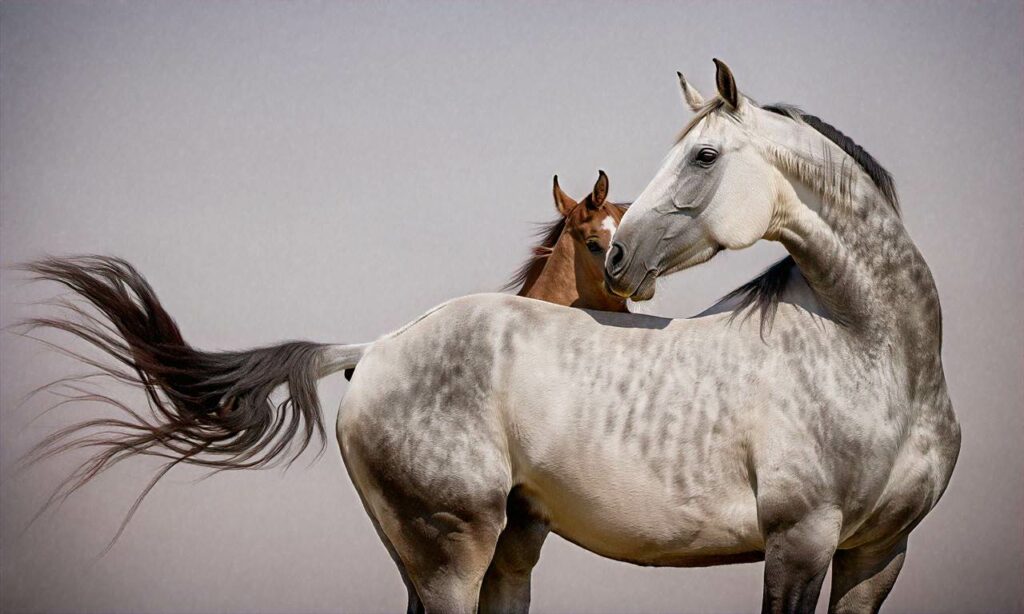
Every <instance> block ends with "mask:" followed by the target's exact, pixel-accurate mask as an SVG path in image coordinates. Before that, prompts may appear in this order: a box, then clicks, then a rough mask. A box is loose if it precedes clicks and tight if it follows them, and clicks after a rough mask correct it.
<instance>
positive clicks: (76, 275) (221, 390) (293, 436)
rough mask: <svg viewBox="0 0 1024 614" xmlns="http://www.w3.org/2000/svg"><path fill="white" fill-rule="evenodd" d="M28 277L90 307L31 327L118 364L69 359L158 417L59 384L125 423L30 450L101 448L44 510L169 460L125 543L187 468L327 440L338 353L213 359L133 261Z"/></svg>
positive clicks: (237, 461) (97, 262)
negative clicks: (320, 394)
mask: <svg viewBox="0 0 1024 614" xmlns="http://www.w3.org/2000/svg"><path fill="white" fill-rule="evenodd" d="M23 268H24V269H25V270H27V271H29V272H31V273H33V274H34V275H35V277H36V278H37V279H45V280H50V281H55V282H58V283H61V284H63V285H65V286H67V287H68V288H70V289H71V290H72V291H74V293H75V294H76V295H77V297H78V298H84V299H85V300H86V301H87V304H85V305H83V304H81V301H79V302H72V301H67V300H61V301H59V302H58V303H57V304H59V305H60V306H61V307H63V308H64V310H65V311H64V313H63V314H62V315H61V316H59V317H39V318H32V319H30V320H28V321H27V322H26V323H25V324H26V325H27V326H28V330H29V331H31V330H33V329H37V328H49V329H56V330H59V331H63V332H66V333H70V334H72V335H75V336H77V337H79V338H80V339H82V340H84V341H86V342H88V344H90V345H91V346H93V347H95V348H98V349H99V350H102V351H103V352H104V353H105V354H106V355H108V356H109V357H111V358H113V359H114V362H115V363H116V364H115V365H110V364H105V363H104V362H103V361H101V360H96V359H92V358H89V357H87V356H85V355H82V354H80V353H77V352H73V351H69V350H66V349H64V350H63V351H65V352H66V353H68V354H71V355H72V356H75V357H76V358H78V359H80V360H82V361H83V362H85V363H87V364H89V365H90V366H92V367H95V368H97V369H98V370H99V373H100V374H101V375H105V376H107V377H110V378H113V379H115V380H118V381H120V382H124V383H128V384H133V385H135V386H137V387H141V388H142V389H143V390H144V391H145V393H146V396H147V397H148V400H149V405H150V410H151V411H150V414H149V415H145V414H144V413H141V412H138V411H136V410H133V409H131V408H129V407H128V406H126V405H125V404H124V403H121V402H119V401H117V400H115V399H113V398H112V397H109V396H105V395H100V394H96V393H93V392H91V391H89V390H87V389H85V388H82V387H81V386H80V385H77V383H78V380H77V379H75V378H71V379H66V380H58V382H54V384H59V383H63V384H65V385H66V386H67V387H68V388H69V389H70V390H72V391H73V392H74V393H75V394H74V395H72V397H71V398H70V400H91V401H102V402H106V403H109V404H111V405H114V406H115V407H117V408H119V409H120V410H122V411H123V412H124V413H125V414H126V415H125V416H124V417H123V418H106V419H95V420H90V421H86V422H82V423H79V424H75V425H72V426H70V427H67V428H65V429H63V430H61V431H58V432H57V433H54V434H53V435H51V436H49V437H47V438H46V439H45V440H43V441H42V442H41V443H40V444H39V445H38V446H37V447H36V448H35V450H33V452H31V453H30V455H29V459H30V461H38V460H42V459H43V458H47V457H50V456H53V455H56V454H59V453H61V452H64V451H67V450H70V449H74V448H80V447H89V448H98V449H99V451H98V452H96V453H95V454H93V455H92V456H91V457H90V458H89V459H88V460H86V461H85V462H84V463H83V464H82V465H81V466H80V467H79V468H78V470H77V471H75V472H74V473H72V474H71V475H70V476H69V477H68V478H67V480H65V481H64V483H62V484H61V486H60V487H59V488H58V489H57V491H56V492H54V495H53V496H52V497H51V498H50V501H49V502H47V504H46V505H45V506H44V508H43V510H40V512H42V511H44V510H45V509H46V508H48V507H49V506H50V505H51V504H52V503H54V502H56V501H58V500H62V499H63V498H66V497H67V496H68V495H70V494H71V493H72V492H74V491H75V490H77V489H78V488H80V487H81V486H83V485H84V484H85V483H86V482H88V481H89V480H91V479H92V478H94V477H96V476H97V475H98V474H100V473H101V472H103V471H104V470H106V469H108V468H110V467H111V466H112V465H114V464H116V463H117V462H119V461H121V460H124V459H125V458H129V457H132V456H135V455H148V456H157V457H162V458H165V459H168V461H169V462H168V463H167V464H165V465H164V467H163V468H162V469H161V470H160V471H159V472H158V473H157V474H156V476H155V477H154V478H153V479H152V480H151V481H150V483H149V484H148V486H147V487H146V488H145V490H143V492H142V494H140V495H139V497H138V499H136V501H135V504H134V505H133V506H132V508H131V510H130V511H129V513H128V515H127V517H126V518H125V519H124V522H123V523H122V525H121V529H120V530H119V531H118V535H120V533H121V531H122V530H123V529H124V526H125V525H126V524H127V522H128V520H130V519H131V516H132V514H134V512H135V510H136V509H137V508H138V506H139V504H140V503H141V502H142V499H143V498H144V497H145V496H146V494H148V493H149V491H150V489H152V487H153V486H154V485H155V484H156V482H157V481H158V480H159V479H160V478H161V477H163V475H164V474H166V473H167V471H169V470H170V469H171V468H173V467H174V466H176V465H178V464H179V463H187V464H192V465H199V466H203V467H208V468H212V469H214V470H217V471H219V470H226V469H244V468H252V467H265V466H268V465H271V464H275V463H274V461H277V460H281V459H284V458H288V457H290V460H294V459H295V458H296V457H297V456H298V455H299V454H300V453H301V452H302V451H303V450H305V449H306V447H307V446H308V445H309V443H310V442H311V441H312V439H313V438H314V435H318V436H319V438H320V439H321V441H323V435H324V426H323V420H322V417H321V414H320V403H319V401H318V399H317V389H316V381H317V379H318V378H319V377H321V376H323V375H326V373H327V371H326V370H325V369H324V364H323V363H324V361H325V350H326V349H327V348H329V347H331V346H327V345H324V344H319V343H310V342H303V341H293V342H287V343H281V344H277V345H272V346H267V347H261V348H255V349H252V350H246V351H240V352H204V351H202V350H199V349H196V348H194V347H192V346H191V345H189V344H188V343H187V342H186V341H185V339H184V338H183V337H182V335H181V332H180V331H179V330H178V326H177V324H176V323H175V322H174V319H173V318H171V316H170V314H168V313H167V311H165V310H164V308H163V306H162V305H161V304H160V301H159V300H158V299H157V297H156V293H154V292H153V289H152V288H151V287H150V285H149V283H148V282H147V281H146V279H145V278H144V277H143V276H142V275H141V274H139V272H138V271H136V270H135V268H134V267H132V265H130V264H129V263H128V262H125V261H124V260H121V259H119V258H112V257H106V256H83V257H76V258H47V259H45V260H41V261H38V262H34V263H31V264H28V265H25V266H24V267H23ZM90 305H91V307H92V309H90V308H89V306H90ZM94 310H95V311H98V312H99V314H100V316H101V317H97V316H96V315H95V314H94V313H93V311H94ZM51 345H52V344H51ZM335 347H349V346H335ZM60 349H63V348H60ZM355 362H356V361H355V360H350V361H348V363H350V364H346V365H343V366H354V364H355ZM336 366H337V365H336ZM282 384H287V386H288V397H287V398H286V399H285V400H284V401H283V402H281V403H280V404H278V405H276V406H275V405H274V404H273V403H272V402H271V400H270V394H271V392H272V391H273V390H274V389H276V388H277V387H279V386H281V385H282ZM65 402H67V401H65ZM97 429H99V432H96V431H97ZM86 432H88V434H86ZM296 443H297V444H298V446H297V448H296V445H295V444H296ZM114 539H115V540H116V539H117V536H115V537H114ZM112 543H113V542H111V544H112Z"/></svg>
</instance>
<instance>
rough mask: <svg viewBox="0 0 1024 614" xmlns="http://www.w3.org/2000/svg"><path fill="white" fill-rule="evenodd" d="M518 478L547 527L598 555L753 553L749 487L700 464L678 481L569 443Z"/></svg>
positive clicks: (645, 559) (652, 559)
mask: <svg viewBox="0 0 1024 614" xmlns="http://www.w3.org/2000/svg"><path fill="white" fill-rule="evenodd" d="M562 449H563V450H565V452H566V455H565V458H552V457H548V458H546V459H544V461H542V462H539V463H537V465H536V466H534V467H532V468H531V470H529V471H528V472H527V475H526V476H524V479H522V483H523V484H524V487H525V490H526V492H527V493H528V495H529V496H530V497H531V498H532V499H533V500H534V501H535V502H536V503H537V504H538V508H539V509H540V510H541V513H542V514H543V515H544V516H545V517H546V518H547V520H548V522H549V523H550V525H551V528H552V530H553V531H554V532H556V533H557V534H559V535H561V536H562V537H564V538H566V539H568V540H569V541H572V542H575V543H577V544H579V545H580V546H583V547H584V548H587V549H588V550H591V551H592V552H595V553H597V554H601V555H603V556H606V557H609V558H613V559H618V560H624V561H630V562H634V563H640V564H646V565H678V566H683V565H688V564H693V565H703V564H711V563H709V561H713V560H714V559H715V558H716V557H723V556H727V555H735V554H739V553H746V552H756V551H760V550H761V548H762V541H761V536H760V533H759V532H758V525H757V505H756V501H755V498H754V494H753V492H752V490H751V489H750V487H749V484H743V483H742V482H739V481H738V480H735V479H733V476H730V475H727V474H726V472H721V471H715V470H714V469H713V468H712V469H707V470H705V471H704V472H702V474H701V476H700V479H699V483H693V484H689V485H686V484H684V483H685V482H686V479H685V478H682V477H681V476H680V475H679V472H678V471H673V470H671V469H670V468H665V469H664V470H663V471H659V470H657V469H656V468H653V467H651V466H650V465H649V464H648V463H646V462H644V461H643V460H641V459H640V458H639V457H637V456H634V455H632V454H630V453H629V452H628V451H626V453H617V452H615V451H613V450H608V449H602V450H600V451H596V450H594V451H589V452H588V451H587V450H586V449H585V448H580V447H578V446H574V445H571V444H567V445H566V446H564V447H563V448H562Z"/></svg>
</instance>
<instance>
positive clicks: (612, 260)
mask: <svg viewBox="0 0 1024 614" xmlns="http://www.w3.org/2000/svg"><path fill="white" fill-rule="evenodd" d="M625 260H626V250H624V249H622V245H621V244H620V243H612V245H611V247H610V248H608V272H609V273H616V272H618V270H619V269H620V268H622V264H623V262H625Z"/></svg>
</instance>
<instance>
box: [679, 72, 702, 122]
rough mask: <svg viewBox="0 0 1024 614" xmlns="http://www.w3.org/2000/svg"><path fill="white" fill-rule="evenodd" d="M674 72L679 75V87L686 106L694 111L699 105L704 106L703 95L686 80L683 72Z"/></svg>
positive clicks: (697, 109)
mask: <svg viewBox="0 0 1024 614" xmlns="http://www.w3.org/2000/svg"><path fill="white" fill-rule="evenodd" d="M676 74H677V75H679V87H681V88H683V100H685V101H686V104H687V106H689V107H690V110H691V111H693V112H694V113H696V112H697V111H700V109H701V107H703V106H704V97H703V96H701V95H700V92H698V91H697V88H695V87H693V86H692V85H690V84H689V83H688V82H687V81H686V77H684V76H683V73H681V72H678V71H676Z"/></svg>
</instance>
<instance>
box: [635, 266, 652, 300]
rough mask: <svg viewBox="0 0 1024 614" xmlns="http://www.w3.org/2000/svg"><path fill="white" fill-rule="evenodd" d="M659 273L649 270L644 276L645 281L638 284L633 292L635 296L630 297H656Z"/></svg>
mask: <svg viewBox="0 0 1024 614" xmlns="http://www.w3.org/2000/svg"><path fill="white" fill-rule="evenodd" d="M657 280H658V274H657V272H655V271H648V272H647V275H645V276H644V279H643V281H641V282H640V285H639V286H637V288H636V290H635V291H634V292H633V296H630V297H629V298H630V299H631V300H633V301H636V302H640V301H649V300H651V299H652V298H654V291H655V289H656V288H657Z"/></svg>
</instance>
